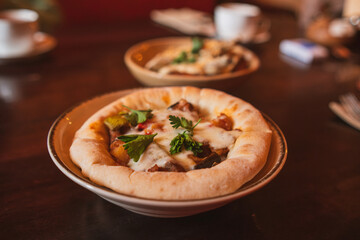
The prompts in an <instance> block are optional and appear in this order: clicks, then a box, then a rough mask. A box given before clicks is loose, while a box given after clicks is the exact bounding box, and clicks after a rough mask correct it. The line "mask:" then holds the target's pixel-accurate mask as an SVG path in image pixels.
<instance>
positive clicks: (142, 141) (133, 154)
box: [118, 133, 157, 162]
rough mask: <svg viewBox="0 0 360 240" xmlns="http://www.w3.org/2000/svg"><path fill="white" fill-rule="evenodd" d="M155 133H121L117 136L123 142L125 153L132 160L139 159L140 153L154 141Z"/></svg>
mask: <svg viewBox="0 0 360 240" xmlns="http://www.w3.org/2000/svg"><path fill="white" fill-rule="evenodd" d="M156 135H157V133H155V134H151V135H136V134H133V135H123V136H120V137H118V139H120V140H121V141H123V142H125V144H124V145H123V147H124V149H125V150H126V151H127V154H128V155H129V157H130V158H132V159H133V160H134V162H137V161H139V159H140V156H141V154H143V153H144V152H145V150H146V148H147V147H148V146H149V145H150V143H152V142H153V141H154V137H155V136H156Z"/></svg>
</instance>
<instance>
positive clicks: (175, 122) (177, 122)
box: [169, 115, 201, 135]
mask: <svg viewBox="0 0 360 240" xmlns="http://www.w3.org/2000/svg"><path fill="white" fill-rule="evenodd" d="M169 120H170V124H171V125H172V127H173V128H175V129H178V128H179V127H182V128H184V129H186V130H187V131H189V132H191V135H192V132H193V131H194V128H195V127H196V126H197V125H198V124H199V123H200V121H201V118H200V119H199V121H197V123H196V124H195V126H193V122H192V121H191V120H190V121H189V120H187V119H186V118H184V117H181V118H179V117H176V116H173V115H170V116H169Z"/></svg>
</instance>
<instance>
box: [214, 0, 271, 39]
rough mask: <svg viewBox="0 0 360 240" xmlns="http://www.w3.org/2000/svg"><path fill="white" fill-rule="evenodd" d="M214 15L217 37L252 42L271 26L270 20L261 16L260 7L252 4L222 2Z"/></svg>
mask: <svg viewBox="0 0 360 240" xmlns="http://www.w3.org/2000/svg"><path fill="white" fill-rule="evenodd" d="M214 15H215V16H214V17H215V27H216V33H217V37H218V38H219V39H222V40H235V41H236V40H238V41H241V42H250V41H252V40H253V39H254V38H255V37H256V35H257V34H259V33H262V32H265V31H268V30H269V27H270V22H269V21H268V20H266V19H264V18H263V17H262V16H261V10H260V8H258V7H257V6H254V5H251V4H244V3H224V4H220V5H218V6H217V7H216V8H215V14H214Z"/></svg>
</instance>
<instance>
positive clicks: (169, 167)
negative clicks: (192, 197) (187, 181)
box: [147, 162, 185, 172]
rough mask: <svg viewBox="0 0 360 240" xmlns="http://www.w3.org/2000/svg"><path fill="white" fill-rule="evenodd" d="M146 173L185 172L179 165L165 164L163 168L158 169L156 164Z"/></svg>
mask: <svg viewBox="0 0 360 240" xmlns="http://www.w3.org/2000/svg"><path fill="white" fill-rule="evenodd" d="M147 171H148V172H185V169H184V168H183V167H182V166H180V165H179V164H176V163H172V162H167V163H165V166H164V167H159V166H158V165H157V164H155V165H154V166H152V167H151V168H149V169H148V170H147Z"/></svg>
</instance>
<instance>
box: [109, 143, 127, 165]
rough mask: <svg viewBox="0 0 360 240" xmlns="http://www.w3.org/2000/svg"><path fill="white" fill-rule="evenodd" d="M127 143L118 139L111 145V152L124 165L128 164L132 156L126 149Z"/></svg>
mask: <svg viewBox="0 0 360 240" xmlns="http://www.w3.org/2000/svg"><path fill="white" fill-rule="evenodd" d="M124 144H125V143H124V142H123V141H121V140H116V141H114V142H113V143H112V144H111V145H110V153H111V155H113V156H114V157H115V158H116V161H117V162H118V163H119V164H120V165H122V166H126V165H127V164H128V162H129V161H130V157H129V155H128V154H127V152H126V150H125V149H124V146H123V145H124Z"/></svg>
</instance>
